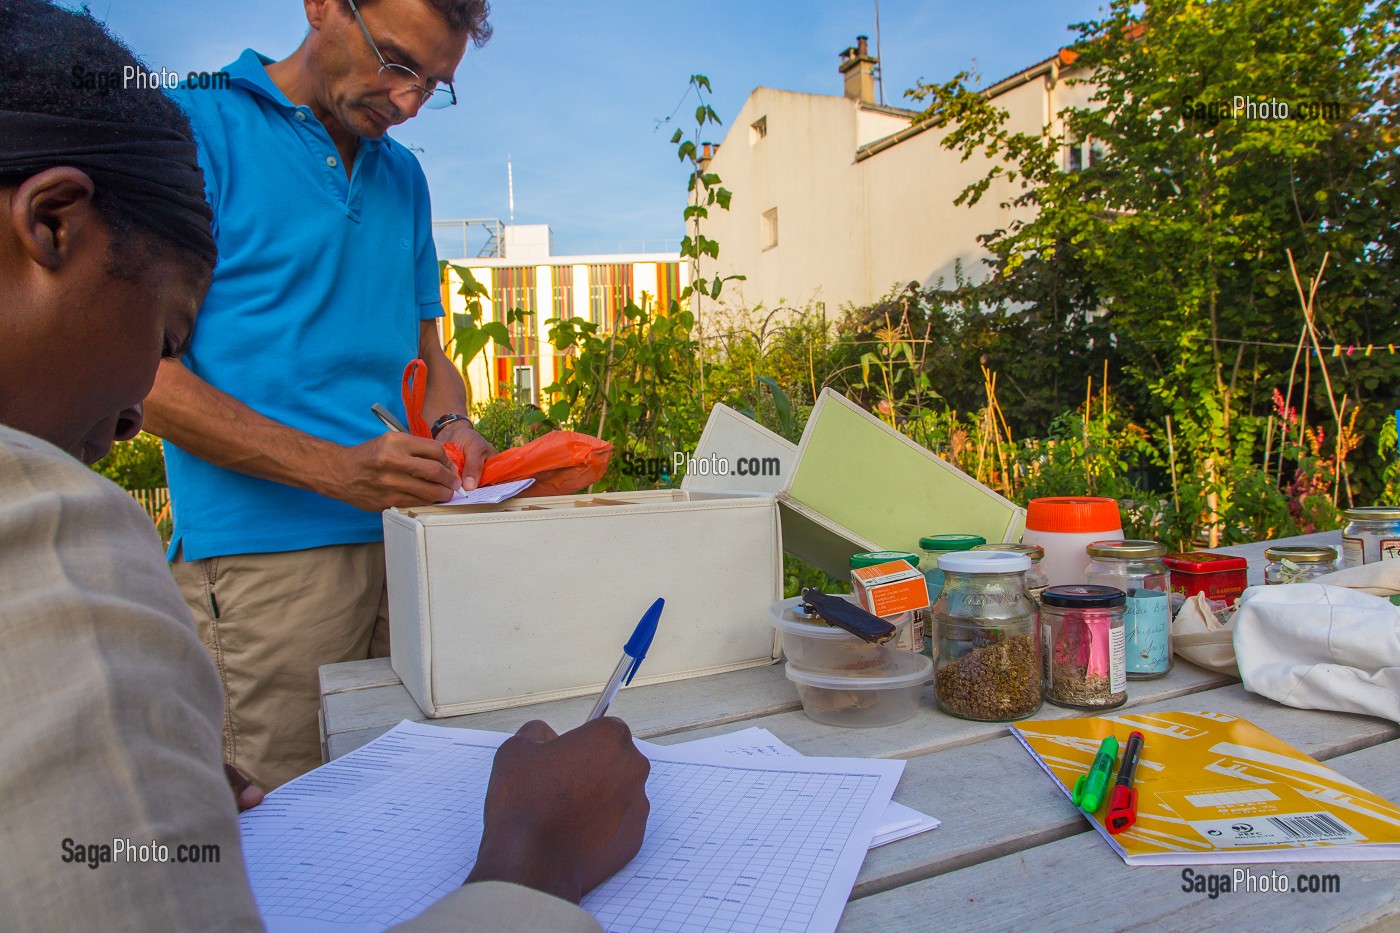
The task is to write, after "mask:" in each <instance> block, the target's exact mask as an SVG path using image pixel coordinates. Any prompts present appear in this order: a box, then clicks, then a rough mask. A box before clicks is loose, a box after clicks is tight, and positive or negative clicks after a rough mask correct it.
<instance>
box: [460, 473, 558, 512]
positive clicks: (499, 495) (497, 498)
mask: <svg viewBox="0 0 1400 933" xmlns="http://www.w3.org/2000/svg"><path fill="white" fill-rule="evenodd" d="M534 484H535V478H534V477H533V476H527V477H525V478H524V479H518V480H515V481H514V482H510V483H496V484H495V485H492V486H478V487H477V488H476V489H473V490H472V491H471V492H459V493H457V494H456V495H454V496H453V497H452V498H451V499H448V500H447V501H446V502H444V503H443V505H497V504H499V503H501V502H504V501H506V500H507V499H510V498H513V497H515V496H518V495H520V494H521V493H522V492H524V491H525V490H527V489H529V488H530V487H531V486H533V485H534Z"/></svg>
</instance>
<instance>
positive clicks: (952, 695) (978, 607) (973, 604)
mask: <svg viewBox="0 0 1400 933" xmlns="http://www.w3.org/2000/svg"><path fill="white" fill-rule="evenodd" d="M938 565H939V567H940V568H941V569H942V570H943V576H944V582H943V592H942V593H940V594H939V596H938V602H936V603H935V604H934V606H933V623H934V628H935V643H934V655H935V657H934V661H935V662H936V664H937V674H936V693H937V696H938V706H939V708H940V709H942V710H943V711H944V712H946V713H950V714H952V715H954V716H959V717H961V718H963V719H975V720H980V721H984V722H1009V721H1010V720H1013V719H1024V718H1025V717H1027V716H1030V715H1033V714H1034V713H1035V712H1036V710H1038V709H1040V704H1041V695H1042V693H1041V666H1042V665H1041V659H1040V613H1039V611H1038V610H1037V608H1036V605H1035V602H1034V601H1033V600H1032V599H1031V598H1030V597H1029V596H1027V595H1026V584H1025V574H1026V571H1027V570H1029V569H1030V566H1031V560H1030V558H1029V557H1027V556H1025V555H1024V554H1008V553H1006V552H1004V551H966V552H963V553H959V554H945V555H943V556H942V557H940V558H939V560H938Z"/></svg>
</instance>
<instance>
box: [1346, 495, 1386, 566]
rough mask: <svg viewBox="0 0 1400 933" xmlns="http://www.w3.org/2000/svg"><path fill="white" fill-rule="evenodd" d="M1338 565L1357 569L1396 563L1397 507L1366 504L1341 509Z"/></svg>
mask: <svg viewBox="0 0 1400 933" xmlns="http://www.w3.org/2000/svg"><path fill="white" fill-rule="evenodd" d="M1342 514H1343V515H1345V516H1346V519H1347V526H1346V528H1343V529H1342V566H1343V567H1360V566H1361V565H1362V564H1374V563H1376V562H1378V561H1383V560H1400V508H1397V507H1396V506H1393V505H1368V506H1363V507H1361V508H1355V509H1343V510H1342Z"/></svg>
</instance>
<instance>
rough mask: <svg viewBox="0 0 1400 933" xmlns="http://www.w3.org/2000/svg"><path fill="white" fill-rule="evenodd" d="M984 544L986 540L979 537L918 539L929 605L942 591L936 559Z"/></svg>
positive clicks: (942, 536)
mask: <svg viewBox="0 0 1400 933" xmlns="http://www.w3.org/2000/svg"><path fill="white" fill-rule="evenodd" d="M986 543H987V539H986V538H984V537H982V536H981V535H924V536H923V537H922V538H920V539H919V556H920V557H921V558H922V561H921V562H920V566H921V567H923V570H924V581H925V582H927V583H928V599H929V602H930V603H934V602H937V600H938V594H939V593H940V592H942V591H943V571H941V570H939V569H938V558H940V557H942V556H943V555H944V554H955V553H957V552H959V551H970V550H972V549H973V548H975V547H978V546H980V545H983V544H986Z"/></svg>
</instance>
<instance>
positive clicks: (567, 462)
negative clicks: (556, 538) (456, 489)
mask: <svg viewBox="0 0 1400 933" xmlns="http://www.w3.org/2000/svg"><path fill="white" fill-rule="evenodd" d="M427 391H428V364H427V363H424V362H423V361H422V360H414V361H413V362H411V363H409V364H408V366H407V367H406V368H405V369H404V371H403V407H404V411H405V412H406V413H407V414H408V429H409V431H411V432H412V433H414V434H416V435H417V436H419V437H428V438H430V437H432V436H433V434H432V429H431V428H429V427H428V422H427V421H426V420H425V419H424V418H423V397H424V395H425V394H426V393H427ZM442 446H443V447H444V448H446V450H447V456H448V457H449V458H450V459H451V460H452V463H453V465H454V466H455V467H456V468H457V475H458V476H461V475H462V470H463V469H464V468H465V467H466V459H467V458H466V455H465V454H463V453H462V449H461V448H460V447H458V446H457V445H456V444H452V443H445V444H443V445H442ZM612 450H613V446H612V444H609V443H608V442H607V441H604V440H599V439H598V438H596V437H593V436H592V435H589V434H577V433H575V432H573V431H551V432H549V433H548V434H546V435H544V436H543V437H537V438H535V439H534V440H533V441H531V442H530V443H528V444H526V445H524V446H523V447H512V448H511V449H510V450H503V451H501V452H500V453H498V454H496V455H495V456H493V457H487V458H486V463H485V465H484V466H483V467H482V470H481V483H480V485H482V486H493V485H495V484H496V483H509V482H512V481H514V480H520V479H525V478H526V477H530V476H533V477H534V478H535V482H534V484H533V485H531V486H530V488H529V489H526V490H525V491H524V492H522V493H521V495H522V496H567V495H571V494H573V493H576V492H578V491H579V490H581V489H587V488H588V487H589V486H591V485H593V484H594V483H596V482H598V480H600V479H601V478H602V476H603V474H604V473H606V472H607V471H608V461H609V460H610V459H612Z"/></svg>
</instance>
